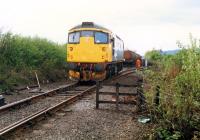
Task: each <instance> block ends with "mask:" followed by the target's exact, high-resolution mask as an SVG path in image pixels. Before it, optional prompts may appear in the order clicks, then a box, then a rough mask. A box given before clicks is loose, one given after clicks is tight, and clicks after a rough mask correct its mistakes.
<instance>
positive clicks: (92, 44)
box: [67, 22, 124, 81]
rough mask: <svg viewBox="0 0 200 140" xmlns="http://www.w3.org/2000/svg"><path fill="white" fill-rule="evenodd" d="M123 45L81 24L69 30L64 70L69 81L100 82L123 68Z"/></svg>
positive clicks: (99, 28)
mask: <svg viewBox="0 0 200 140" xmlns="http://www.w3.org/2000/svg"><path fill="white" fill-rule="evenodd" d="M123 54H124V43H123V41H122V39H121V38H120V37H119V36H117V35H116V34H114V33H113V32H112V31H111V30H109V29H107V28H105V27H102V26H100V25H97V24H95V23H93V22H82V24H80V25H77V26H75V27H73V28H72V29H70V30H69V32H68V44H67V67H68V70H69V72H68V75H69V78H70V79H71V80H76V81H89V80H92V81H101V80H103V79H105V78H106V77H110V76H112V75H114V74H117V73H118V72H119V71H121V70H122V68H123V61H124V57H123Z"/></svg>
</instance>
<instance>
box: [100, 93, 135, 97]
mask: <svg viewBox="0 0 200 140" xmlns="http://www.w3.org/2000/svg"><path fill="white" fill-rule="evenodd" d="M100 94H101V95H116V92H99V95H100ZM137 95H138V93H119V96H137Z"/></svg>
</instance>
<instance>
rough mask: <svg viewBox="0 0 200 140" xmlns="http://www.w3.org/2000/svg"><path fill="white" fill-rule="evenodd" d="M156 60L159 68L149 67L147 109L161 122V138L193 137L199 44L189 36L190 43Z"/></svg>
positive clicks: (198, 104)
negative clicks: (156, 103) (157, 101)
mask: <svg viewBox="0 0 200 140" xmlns="http://www.w3.org/2000/svg"><path fill="white" fill-rule="evenodd" d="M179 46H180V47H181V48H182V50H181V51H180V52H179V53H178V54H176V55H174V56H171V57H169V58H167V59H166V57H165V56H164V57H162V58H161V59H160V60H161V63H157V64H158V65H159V66H157V67H158V68H159V70H157V71H155V70H148V71H147V72H146V78H147V80H148V81H149V82H151V83H152V85H151V89H150V90H148V91H147V99H148V103H149V106H150V112H151V114H152V115H153V116H154V119H155V120H156V121H158V123H159V124H160V128H159V129H157V136H158V137H159V138H161V139H192V138H193V139H195V138H199V136H200V110H199V108H200V63H199V62H200V46H199V42H197V40H196V39H193V38H191V45H190V46H183V45H182V44H180V43H179ZM157 85H159V86H160V104H159V106H157V107H156V106H154V104H153V102H152V101H153V98H154V92H155V87H156V86H157Z"/></svg>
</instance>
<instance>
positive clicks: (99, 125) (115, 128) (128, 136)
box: [7, 75, 153, 140]
mask: <svg viewBox="0 0 200 140" xmlns="http://www.w3.org/2000/svg"><path fill="white" fill-rule="evenodd" d="M130 79H131V80H130ZM133 79H134V75H133V76H132V77H131V76H129V77H128V79H127V78H125V79H123V78H120V79H119V81H120V82H123V83H126V81H127V82H128V83H130V82H132V81H133ZM123 80H124V81H123ZM113 82H114V81H113ZM115 82H116V81H115ZM104 98H107V97H104ZM95 105H96V103H95V92H94V93H93V94H91V95H88V96H86V97H84V98H83V99H82V100H80V101H78V102H76V103H74V104H72V105H70V106H68V107H65V108H63V109H62V110H60V111H58V112H57V113H55V114H54V115H53V116H51V117H49V118H48V119H46V120H43V121H41V122H40V123H37V125H35V126H33V127H31V128H26V129H24V130H22V131H21V132H19V131H18V132H15V133H13V134H12V135H11V136H10V137H9V138H7V139H16V140H17V139H35V140H36V139H37V140H38V139H39V140H40V139H41V140H47V139H52V140H63V139H66V140H80V139H84V140H88V139H89V140H90V139H102V140H108V139H109V140H110V139H111V140H116V139H120V140H140V139H143V136H144V134H145V133H146V132H148V131H149V130H150V129H151V128H152V127H153V126H152V124H151V123H149V124H141V123H139V122H138V121H137V118H138V117H139V115H137V113H136V112H135V106H133V105H120V106H119V111H117V110H116V107H115V105H110V104H100V108H99V109H96V108H95Z"/></svg>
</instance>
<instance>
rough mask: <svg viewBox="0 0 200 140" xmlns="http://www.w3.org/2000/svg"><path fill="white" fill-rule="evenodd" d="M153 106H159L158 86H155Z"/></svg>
mask: <svg viewBox="0 0 200 140" xmlns="http://www.w3.org/2000/svg"><path fill="white" fill-rule="evenodd" d="M154 104H155V105H156V106H158V105H159V104H160V86H156V94H155V97H154Z"/></svg>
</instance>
